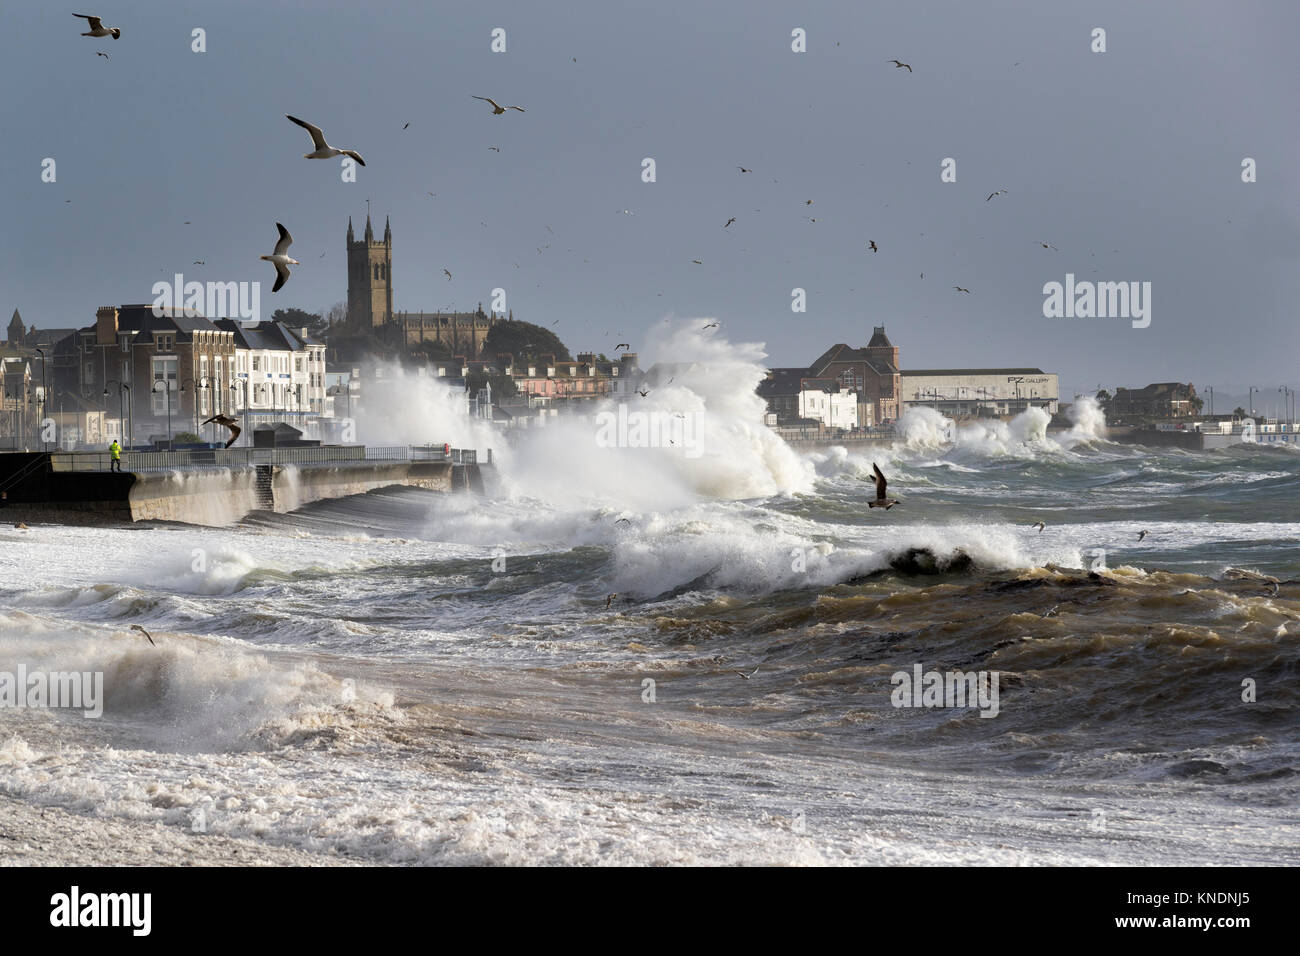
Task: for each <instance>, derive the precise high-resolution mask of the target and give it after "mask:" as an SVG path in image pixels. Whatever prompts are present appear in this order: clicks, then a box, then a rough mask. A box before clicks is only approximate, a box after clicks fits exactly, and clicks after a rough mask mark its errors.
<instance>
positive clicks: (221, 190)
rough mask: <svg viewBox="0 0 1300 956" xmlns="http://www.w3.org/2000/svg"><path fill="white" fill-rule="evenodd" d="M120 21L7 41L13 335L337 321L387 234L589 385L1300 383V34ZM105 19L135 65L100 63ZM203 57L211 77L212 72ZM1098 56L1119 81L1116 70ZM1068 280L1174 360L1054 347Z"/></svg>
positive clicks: (1181, 5) (709, 14) (208, 8)
mask: <svg viewBox="0 0 1300 956" xmlns="http://www.w3.org/2000/svg"><path fill="white" fill-rule="evenodd" d="M88 7H89V8H90V9H84V10H83V7H82V6H80V5H79V6H77V7H75V8H73V7H59V6H57V5H53V4H49V3H45V2H34V0H33V2H25V3H20V4H17V5H7V7H6V12H5V14H4V29H3V37H4V39H3V43H4V47H5V50H4V55H3V56H0V85H2V87H3V89H4V90H5V91H6V93H5V97H6V100H7V102H6V110H5V113H6V123H5V127H6V129H5V132H6V136H5V148H4V150H3V151H0V168H2V169H3V173H4V182H5V188H4V190H3V192H2V193H0V196H2V197H3V198H2V200H0V203H2V207H0V208H3V213H4V216H3V221H4V230H3V238H2V239H0V289H2V290H3V292H4V296H3V297H2V298H3V301H0V307H3V308H4V310H5V317H6V318H7V314H8V312H9V311H10V310H11V309H12V308H13V307H15V306H17V307H18V308H19V309H20V310H21V311H22V314H23V316H24V318H25V319H26V320H27V321H28V322H29V323H35V324H37V325H39V326H71V325H84V324H88V323H89V322H91V321H92V320H93V317H94V310H95V307H96V306H97V305H104V304H116V303H122V302H143V301H149V299H150V298H151V294H150V289H151V286H152V284H153V283H154V282H155V281H158V280H159V279H164V278H170V276H171V275H172V274H173V273H175V272H182V273H184V274H185V276H186V278H187V279H199V280H221V281H232V280H260V281H261V282H262V283H263V287H262V308H263V314H264V316H265V315H269V314H270V311H271V310H272V309H274V308H276V307H280V306H296V307H301V308H306V309H309V310H313V311H316V310H323V309H326V308H328V307H329V306H330V305H331V304H332V303H335V302H337V301H340V300H342V299H343V298H344V295H345V288H346V275H345V272H344V261H345V260H344V250H343V238H344V231H345V228H346V224H347V219H348V216H349V215H351V216H352V218H353V221H354V223H355V224H356V225H357V228H358V229H360V227H361V224H362V222H363V221H364V218H365V209H366V202H365V200H366V198H367V197H368V198H369V199H370V200H371V208H372V211H373V214H374V218H375V220H376V227H377V229H382V227H383V219H384V216H385V215H391V216H392V223H393V231H394V262H393V279H394V287H395V304H396V307H397V308H398V309H404V310H412V311H419V310H432V309H440V308H452V307H455V308H462V309H463V308H472V307H473V306H474V305H475V304H476V303H478V302H483V303H485V304H487V303H488V301H489V298H490V295H491V290H492V289H493V288H494V287H497V286H500V287H504V288H505V289H506V291H507V294H508V305H509V306H510V307H511V308H513V309H514V312H515V316H516V317H517V318H521V319H526V320H529V321H533V322H537V323H539V324H542V325H546V326H550V325H551V323H552V322H554V321H555V320H557V319H559V320H560V322H559V325H558V326H557V327H556V331H557V333H559V334H560V335H561V337H562V338H563V339H564V341H565V343H566V344H567V345H569V347H570V348H572V349H574V350H585V349H595V350H598V351H599V350H605V351H610V350H611V349H612V346H613V345H614V344H615V343H616V342H617V341H618V338H617V337H615V336H616V333H618V332H623V333H626V335H624V336H622V338H623V339H624V340H627V338H628V336H629V335H630V336H631V341H632V342H633V345H634V346H635V345H636V338H637V335H638V332H639V331H640V330H643V329H645V328H646V327H647V326H649V325H651V324H653V323H654V322H656V321H659V320H660V319H662V318H663V317H664V316H667V315H676V316H702V315H707V316H715V317H717V318H719V319H720V320H721V321H722V322H723V328H724V331H725V332H726V333H727V334H728V335H729V336H730V337H731V338H733V339H745V340H759V341H765V342H766V343H767V344H768V351H769V354H770V355H771V359H770V361H771V362H772V363H773V364H778V365H795V364H806V363H807V362H809V361H811V360H812V359H813V358H814V357H816V356H817V355H818V354H820V353H821V352H822V351H824V349H825V348H826V347H828V346H829V345H830V344H833V343H835V342H838V341H843V342H848V343H850V344H853V345H861V344H865V342H866V340H867V338H869V336H870V332H871V327H872V326H873V325H877V324H881V323H883V324H885V325H886V326H887V327H888V329H889V333H890V336H891V337H892V338H893V340H894V342H895V344H897V345H899V346H900V347H901V348H902V355H903V362H904V365H905V367H913V368H917V367H944V366H980V365H1038V366H1041V367H1043V368H1045V369H1048V370H1051V371H1057V372H1059V373H1060V374H1061V386H1062V393H1063V395H1064V396H1068V395H1069V394H1070V393H1071V392H1072V391H1074V390H1077V389H1082V388H1084V387H1089V388H1090V387H1093V386H1095V385H1096V384H1097V383H1099V382H1100V383H1103V384H1106V385H1108V386H1113V385H1116V384H1122V385H1142V384H1145V383H1146V382H1148V381H1158V380H1172V379H1178V380H1183V381H1192V382H1195V383H1196V384H1197V386H1198V387H1202V386H1204V385H1207V384H1213V385H1215V386H1216V391H1219V390H1223V391H1225V392H1228V391H1237V392H1241V393H1244V392H1245V386H1246V384H1255V385H1261V386H1265V385H1266V386H1268V388H1269V390H1270V391H1275V390H1276V387H1277V386H1278V385H1281V384H1283V383H1286V384H1290V385H1297V384H1300V374H1297V372H1296V346H1297V332H1296V329H1297V318H1296V313H1295V309H1294V305H1293V302H1294V292H1293V289H1294V282H1295V275H1296V268H1295V267H1296V262H1297V255H1298V254H1300V224H1298V222H1297V215H1296V209H1297V203H1296V200H1297V198H1298V192H1300V190H1298V188H1297V184H1296V181H1295V179H1294V177H1293V175H1292V173H1290V172H1288V170H1289V169H1294V168H1295V167H1296V165H1297V162H1298V161H1300V127H1298V126H1297V124H1296V123H1295V121H1294V110H1295V96H1296V93H1297V91H1298V90H1300V58H1298V57H1296V55H1295V53H1294V49H1293V48H1292V47H1293V44H1294V42H1295V40H1296V38H1297V37H1300V4H1295V3H1290V2H1273V3H1262V2H1260V3H1237V2H1234V3H1228V2H1216V3H1207V2H1185V0H1180V2H1172V0H1171V2H1144V3H1141V4H1134V3H1131V2H1113V3H1112V2H1089V3H1086V4H1084V3H1063V2H1061V3H1057V2H1051V3H1044V2H1039V0H1034V2H1001V3H975V2H955V0H954V2H933V3H922V2H913V3H900V4H896V5H892V6H891V7H889V8H884V5H880V4H865V3H861V2H849V0H845V2H817V3H804V4H795V3H775V2H767V0H750V2H745V3H715V2H709V3H687V2H678V0H663V2H655V3H645V4H636V5H635V6H633V5H629V4H619V3H608V2H565V3H563V4H558V3H550V4H540V3H537V2H535V0H529V2H520V3H489V2H477V3H465V4H456V5H448V4H437V5H435V4H432V3H427V2H418V3H417V2H392V3H381V2H367V3H355V2H353V3H339V2H322V3H312V4H311V5H310V6H309V7H307V6H305V5H291V4H288V3H281V2H276V0H259V2H257V3H252V2H243V0H229V2H228V0H223V2H221V3H210V2H209V3H203V4H199V3H192V2H166V3H143V2H136V3H124V2H111V3H110V2H107V0H104V2H101V0H94V2H91V3H89V4H88ZM74 9H75V12H87V13H96V14H99V15H101V16H103V18H104V21H105V23H106V24H109V25H113V26H119V27H121V28H122V30H123V34H122V38H121V39H120V40H116V41H114V40H111V39H104V40H97V39H91V38H83V37H80V36H78V34H79V33H81V32H83V31H84V30H85V26H84V21H81V20H76V19H74V18H73V17H72V16H71V13H72V12H74ZM194 27H202V28H204V29H205V30H206V31H207V47H208V52H206V53H203V54H196V53H192V52H191V51H190V31H191V29H192V28H194ZM494 27H502V28H504V29H505V30H506V31H507V43H508V50H507V52H506V53H504V54H494V53H492V52H490V49H489V44H490V41H491V37H490V31H491V30H492V28H494ZM794 27H803V28H805V29H806V30H807V32H808V52H806V53H793V52H791V49H790V43H791V38H790V32H791V30H792V29H793V28H794ZM1093 27H1104V28H1105V29H1106V31H1107V44H1108V52H1106V53H1104V54H1096V53H1092V52H1091V51H1090V32H1091V30H1092V28H1093ZM837 44H838V45H837ZM96 50H103V51H105V52H107V53H109V54H110V56H111V59H109V60H105V59H103V58H102V57H97V56H95V51H96ZM574 57H576V58H577V62H576V63H575V62H573V59H572V58H574ZM893 57H898V58H900V59H902V60H904V61H905V62H908V63H910V64H911V65H912V66H913V68H914V72H913V73H910V74H909V73H908V72H907V71H906V70H899V69H896V68H895V67H894V66H893V65H892V64H891V63H889V62H887V61H888V60H889V59H890V58H893ZM1017 63H1018V64H1019V65H1018V66H1017V65H1015V64H1017ZM471 94H479V95H483V96H492V97H494V98H497V99H498V100H499V101H501V102H503V103H518V104H521V105H523V106H525V107H526V108H527V110H528V112H527V113H525V114H519V113H516V112H510V113H508V114H507V115H505V116H493V115H491V112H490V110H489V108H488V107H487V105H486V104H484V103H481V102H478V101H476V100H473V99H471V98H470V96H471ZM285 113H292V114H294V115H295V116H301V117H303V118H304V119H307V120H309V121H311V122H314V123H317V124H318V125H320V126H322V127H323V128H324V130H325V133H326V135H327V137H328V138H329V140H330V142H331V143H332V144H333V145H336V146H344V147H353V148H355V149H357V150H359V151H360V152H361V154H362V155H363V156H364V157H365V159H366V162H367V164H368V165H367V167H366V168H364V169H361V170H359V176H358V182H356V183H355V184H344V183H342V182H341V181H340V177H339V165H338V162H337V161H336V160H327V161H317V160H311V161H309V160H305V159H302V158H301V155H302V154H303V153H304V152H307V151H308V150H309V149H310V141H309V139H308V137H307V135H306V133H305V132H304V131H303V130H300V129H298V128H297V127H295V126H293V125H292V124H290V123H289V122H288V121H287V120H286V119H284V114H285ZM407 122H409V123H410V124H411V125H410V128H409V129H406V130H405V131H403V129H402V124H403V123H407ZM489 146H499V147H500V150H501V151H500V152H499V153H498V152H494V151H491V150H489V149H488V147H489ZM47 156H49V157H54V158H55V159H56V160H57V162H58V182H57V183H56V184H53V185H47V184H44V183H42V182H41V181H40V173H41V160H42V159H43V158H44V157H47ZM646 156H650V157H654V159H655V160H656V162H657V173H658V181H657V182H656V183H654V184H645V183H642V182H641V178H640V171H641V166H640V164H641V160H642V158H643V157H646ZM949 156H951V157H954V158H956V160H957V164H958V170H957V182H956V183H954V184H945V183H941V182H940V179H939V172H940V168H939V164H940V161H941V160H942V159H943V158H944V157H949ZM1246 156H1249V157H1253V158H1254V159H1255V160H1256V161H1257V162H1258V170H1259V173H1258V175H1259V181H1258V182H1257V183H1254V184H1250V185H1247V184H1244V183H1242V182H1241V178H1240V163H1241V160H1242V158H1243V157H1246ZM738 165H744V166H745V167H747V168H752V169H753V172H752V173H749V174H742V173H741V172H740V171H739V170H738V169H737V168H736V167H737V166H738ZM773 180H777V181H776V182H774V181H773ZM996 189H1006V190H1008V192H1007V194H1006V195H1002V196H998V197H997V198H995V199H993V200H992V201H989V202H986V201H985V197H986V196H987V195H988V194H989V193H990V192H992V191H994V190H996ZM428 192H433V193H436V194H437V197H436V198H431V197H429V196H428V195H427V193H428ZM69 199H70V200H72V201H71V203H68V202H65V200H69ZM807 199H812V200H814V204H813V205H812V206H806V205H805V204H804V203H805V200H807ZM623 209H629V210H632V211H633V213H634V215H630V216H629V215H623V214H622V213H621V212H620V210H623ZM732 216H734V217H736V222H735V223H734V224H733V225H732V226H730V227H729V228H726V229H724V228H723V223H725V222H726V220H727V219H728V218H730V217H732ZM805 217H815V218H816V219H817V221H816V222H815V223H814V222H810V221H809V220H808V219H807V218H805ZM185 220H190V221H191V223H192V224H191V225H188V226H186V225H182V223H183V222H184V221H185ZM276 220H280V221H282V222H284V223H285V224H286V226H288V227H289V229H290V230H291V231H292V232H293V234H294V236H295V238H296V243H295V245H294V247H293V249H292V250H291V251H292V254H294V255H295V256H296V258H298V259H300V260H301V261H302V263H303V265H302V266H301V267H300V268H298V269H296V270H295V271H294V275H293V278H292V280H291V281H290V283H289V284H288V286H286V288H285V289H284V290H283V291H282V292H280V293H277V294H275V295H271V293H270V285H271V282H272V281H273V279H274V275H273V271H272V269H271V267H270V266H269V265H268V264H267V263H263V262H259V261H258V259H257V257H258V256H259V255H261V254H263V253H267V252H270V249H271V246H272V245H273V243H274V239H275V225H274V223H275V221H276ZM481 223H486V226H484V225H481ZM547 226H550V227H551V230H552V231H548V230H547V228H546V227H547ZM922 234H923V235H922ZM869 240H875V241H876V242H877V243H878V245H879V248H880V251H879V252H878V253H877V254H874V255H873V254H871V253H870V252H869V251H867V243H868V241H869ZM1040 242H1048V243H1050V244H1052V245H1054V246H1057V247H1058V249H1059V251H1052V250H1046V249H1043V248H1042V247H1041V246H1040V245H1039V243H1040ZM547 243H549V244H550V245H549V248H544V249H543V251H542V253H541V254H539V253H538V252H537V248H538V247H539V246H544V245H545V244H547ZM321 253H325V255H324V258H320V255H321ZM1094 254H1095V255H1094ZM195 259H202V260H204V261H205V265H204V266H194V265H191V263H192V262H193V260H195ZM692 259H701V260H703V265H695V264H693V263H692V261H691V260H692ZM584 260H586V261H584ZM515 263H518V264H519V268H515ZM444 267H445V268H447V269H450V271H451V272H452V274H453V276H454V279H453V280H452V281H450V282H448V281H447V280H446V277H445V276H444V275H443V273H442V269H443V268H444ZM1093 269H1096V270H1098V271H1097V272H1096V273H1093V272H1092V270H1093ZM922 272H924V273H925V278H924V279H921V278H920V273H922ZM1067 272H1073V273H1074V274H1075V276H1076V278H1077V279H1079V280H1085V279H1087V280H1093V281H1097V280H1139V281H1149V282H1151V283H1152V284H1153V293H1152V297H1153V302H1152V305H1153V312H1152V323H1151V326H1150V328H1147V329H1143V330H1139V329H1133V328H1131V327H1130V325H1129V323H1128V322H1127V321H1125V320H1118V319H1047V318H1044V317H1043V315H1042V303H1043V295H1042V292H1041V289H1042V286H1043V284H1044V283H1045V282H1049V281H1053V280H1055V281H1062V280H1064V277H1065V274H1066V273H1067ZM954 285H961V286H964V287H968V288H970V289H971V290H972V291H971V294H970V295H964V294H961V293H958V292H956V291H954V289H953V288H952V287H953V286H954ZM794 287H802V288H805V289H806V290H807V291H808V311H807V313H806V314H804V315H795V314H793V313H792V312H791V310H790V293H791V289H792V288H794ZM658 293H662V296H660V295H658ZM1217 404H1218V403H1217V402H1216V406H1217ZM1218 410H1220V411H1222V410H1224V409H1222V408H1219V409H1218Z"/></svg>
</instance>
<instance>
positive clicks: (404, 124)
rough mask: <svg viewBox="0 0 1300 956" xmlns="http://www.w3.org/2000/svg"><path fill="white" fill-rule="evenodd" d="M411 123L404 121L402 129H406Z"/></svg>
mask: <svg viewBox="0 0 1300 956" xmlns="http://www.w3.org/2000/svg"><path fill="white" fill-rule="evenodd" d="M410 125H411V124H410V123H403V124H402V129H406V127H408V126H410Z"/></svg>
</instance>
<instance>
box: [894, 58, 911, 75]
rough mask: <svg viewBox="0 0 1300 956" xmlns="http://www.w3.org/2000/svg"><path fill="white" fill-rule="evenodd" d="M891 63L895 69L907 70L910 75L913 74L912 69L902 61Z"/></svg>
mask: <svg viewBox="0 0 1300 956" xmlns="http://www.w3.org/2000/svg"><path fill="white" fill-rule="evenodd" d="M889 62H890V63H892V64H894V68H895V69H900V70H901V69H905V70H907V72H908V73H911V72H912V68H911V67H910V66H908V65H907V64H906V63H904V62H903V61H902V60H890V61H889Z"/></svg>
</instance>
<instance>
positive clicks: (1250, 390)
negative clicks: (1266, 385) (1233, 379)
mask: <svg viewBox="0 0 1300 956" xmlns="http://www.w3.org/2000/svg"><path fill="white" fill-rule="evenodd" d="M1246 414H1247V415H1252V416H1253V415H1254V414H1255V386H1254V385H1250V386H1247V390H1246Z"/></svg>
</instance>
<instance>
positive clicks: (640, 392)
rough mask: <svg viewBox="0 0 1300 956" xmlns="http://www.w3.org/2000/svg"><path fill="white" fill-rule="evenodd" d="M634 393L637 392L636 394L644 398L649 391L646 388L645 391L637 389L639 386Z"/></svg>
mask: <svg viewBox="0 0 1300 956" xmlns="http://www.w3.org/2000/svg"><path fill="white" fill-rule="evenodd" d="M636 393H637V394H638V395H640V396H641V397H642V398H645V397H646V396H647V395H649V394H650V392H649V391H648V390H647V391H642V390H641V389H639V388H638V389H637V390H636Z"/></svg>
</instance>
